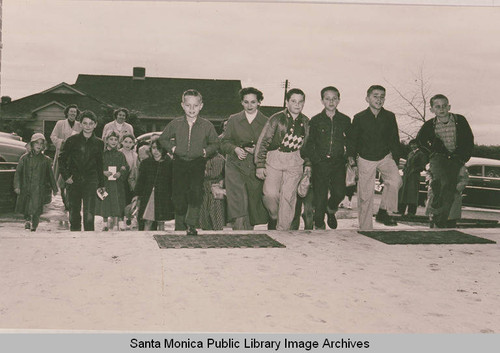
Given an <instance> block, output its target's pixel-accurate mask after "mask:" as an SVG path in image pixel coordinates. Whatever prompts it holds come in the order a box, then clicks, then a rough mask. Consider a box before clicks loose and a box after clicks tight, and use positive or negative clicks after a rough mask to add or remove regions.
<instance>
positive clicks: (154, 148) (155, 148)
mask: <svg viewBox="0 0 500 353" xmlns="http://www.w3.org/2000/svg"><path fill="white" fill-rule="evenodd" d="M151 154H152V155H153V158H154V159H155V161H159V160H160V159H161V157H162V155H161V151H160V150H159V149H158V144H157V143H156V142H153V144H152V145H151Z"/></svg>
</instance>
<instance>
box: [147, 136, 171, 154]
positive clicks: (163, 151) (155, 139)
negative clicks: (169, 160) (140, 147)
mask: <svg viewBox="0 0 500 353" xmlns="http://www.w3.org/2000/svg"><path fill="white" fill-rule="evenodd" d="M159 140H160V136H153V137H151V141H150V142H149V153H150V154H151V156H152V155H153V151H152V149H153V146H154V145H156V148H157V149H158V151H160V153H161V156H162V158H165V156H166V155H167V150H166V149H165V148H163V146H162V145H161V143H160V141H159Z"/></svg>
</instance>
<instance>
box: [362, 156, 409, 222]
mask: <svg viewBox="0 0 500 353" xmlns="http://www.w3.org/2000/svg"><path fill="white" fill-rule="evenodd" d="M377 171H378V172H379V173H380V175H381V177H382V179H383V181H384V190H383V191H382V200H381V202H380V208H381V209H385V210H387V211H392V212H395V211H397V209H398V191H399V188H400V187H401V185H402V184H403V180H402V179H401V176H400V175H399V170H398V167H397V165H396V162H394V159H392V154H390V153H389V154H388V155H387V156H385V157H384V158H383V159H381V160H379V161H369V160H367V159H363V158H361V157H358V172H359V179H358V220H359V229H361V230H371V229H373V194H374V191H375V175H376V172H377Z"/></svg>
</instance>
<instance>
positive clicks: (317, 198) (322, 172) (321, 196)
mask: <svg viewBox="0 0 500 353" xmlns="http://www.w3.org/2000/svg"><path fill="white" fill-rule="evenodd" d="M329 177H330V176H329V173H328V167H327V166H325V163H318V164H315V165H313V169H312V185H313V189H312V192H313V193H314V200H313V202H314V209H315V211H314V223H316V224H317V225H320V224H323V223H324V222H325V213H326V207H327V202H328V184H329Z"/></svg>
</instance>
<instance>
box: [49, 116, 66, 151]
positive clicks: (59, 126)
mask: <svg viewBox="0 0 500 353" xmlns="http://www.w3.org/2000/svg"><path fill="white" fill-rule="evenodd" d="M61 121H62V122H64V121H63V120H59V121H58V122H57V123H56V126H54V130H52V133H51V134H50V140H51V141H52V143H53V144H54V146H56V149H60V148H61V144H62V143H63V141H64V140H63V139H62V138H60V137H59V135H60V134H61V130H62V124H61V123H60V122H61Z"/></svg>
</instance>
